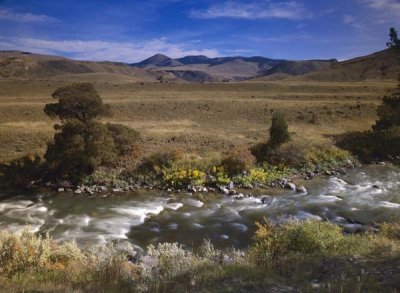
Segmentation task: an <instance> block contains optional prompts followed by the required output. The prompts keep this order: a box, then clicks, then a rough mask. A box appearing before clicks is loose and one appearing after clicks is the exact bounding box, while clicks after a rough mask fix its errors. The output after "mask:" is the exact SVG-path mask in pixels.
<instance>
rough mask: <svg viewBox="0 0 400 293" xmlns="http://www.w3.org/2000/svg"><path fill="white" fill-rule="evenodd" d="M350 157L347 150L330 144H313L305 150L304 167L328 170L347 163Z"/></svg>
mask: <svg viewBox="0 0 400 293" xmlns="http://www.w3.org/2000/svg"><path fill="white" fill-rule="evenodd" d="M349 160H350V163H351V160H352V157H351V155H350V153H349V152H348V151H345V150H341V149H338V148H335V147H330V146H324V145H320V146H313V147H311V148H310V149H309V150H307V151H306V152H305V164H306V167H307V168H309V169H312V170H316V169H319V170H330V169H333V168H336V167H340V166H343V167H344V166H346V165H349Z"/></svg>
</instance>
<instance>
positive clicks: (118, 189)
mask: <svg viewBox="0 0 400 293" xmlns="http://www.w3.org/2000/svg"><path fill="white" fill-rule="evenodd" d="M122 191H123V190H122V189H121V188H113V189H112V192H122Z"/></svg>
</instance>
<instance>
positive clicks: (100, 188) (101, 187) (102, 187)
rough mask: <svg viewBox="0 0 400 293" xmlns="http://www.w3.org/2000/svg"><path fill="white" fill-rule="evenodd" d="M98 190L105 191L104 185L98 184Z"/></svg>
mask: <svg viewBox="0 0 400 293" xmlns="http://www.w3.org/2000/svg"><path fill="white" fill-rule="evenodd" d="M98 190H100V191H102V192H105V191H107V187H105V186H99V187H98Z"/></svg>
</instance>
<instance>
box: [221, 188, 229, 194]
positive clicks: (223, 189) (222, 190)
mask: <svg viewBox="0 0 400 293" xmlns="http://www.w3.org/2000/svg"><path fill="white" fill-rule="evenodd" d="M220 190H221V192H222V193H223V194H225V195H228V194H229V189H228V188H226V187H220Z"/></svg>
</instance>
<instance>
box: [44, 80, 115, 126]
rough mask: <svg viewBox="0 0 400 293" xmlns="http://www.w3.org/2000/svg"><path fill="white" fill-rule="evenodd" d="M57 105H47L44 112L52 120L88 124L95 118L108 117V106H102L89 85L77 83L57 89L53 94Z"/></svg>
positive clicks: (97, 95) (96, 94)
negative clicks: (72, 120)
mask: <svg viewBox="0 0 400 293" xmlns="http://www.w3.org/2000/svg"><path fill="white" fill-rule="evenodd" d="M52 96H53V98H54V99H57V100H58V103H54V104H47V105H46V106H45V108H44V112H45V113H46V114H47V115H48V116H49V117H52V118H55V117H59V118H60V119H61V120H69V119H78V120H80V121H82V122H88V121H90V120H93V119H95V118H99V117H102V116H108V115H109V113H110V107H109V105H105V104H103V101H102V100H101V98H100V96H99V94H98V93H97V92H96V90H95V88H94V86H93V84H91V83H77V84H72V85H68V86H64V87H60V88H58V89H57V90H56V91H55V92H54V93H53V95H52Z"/></svg>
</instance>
